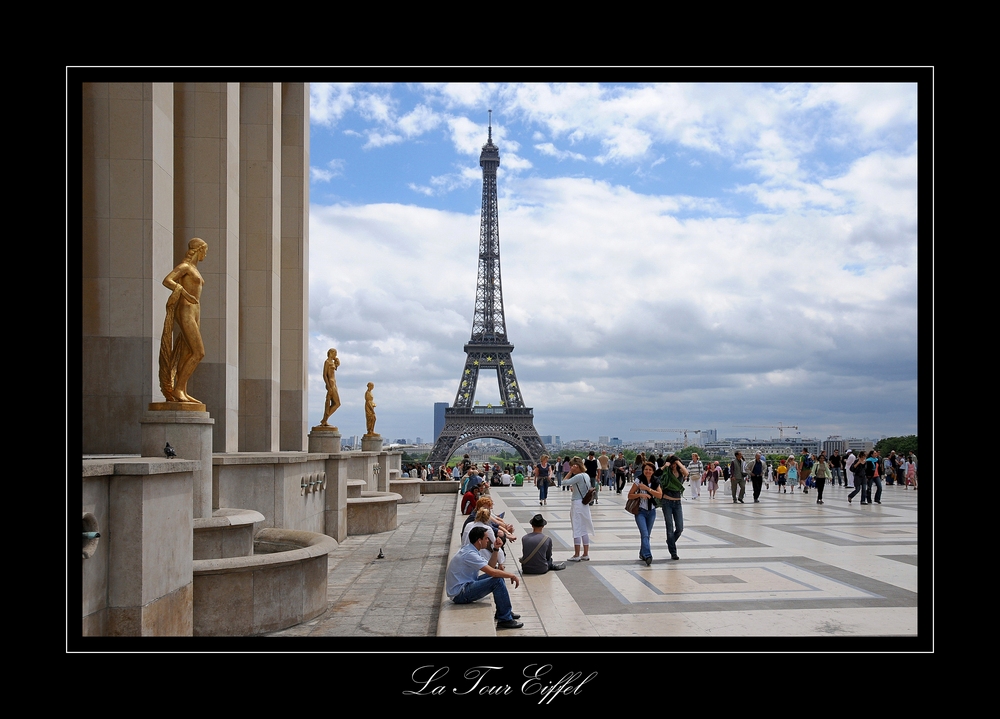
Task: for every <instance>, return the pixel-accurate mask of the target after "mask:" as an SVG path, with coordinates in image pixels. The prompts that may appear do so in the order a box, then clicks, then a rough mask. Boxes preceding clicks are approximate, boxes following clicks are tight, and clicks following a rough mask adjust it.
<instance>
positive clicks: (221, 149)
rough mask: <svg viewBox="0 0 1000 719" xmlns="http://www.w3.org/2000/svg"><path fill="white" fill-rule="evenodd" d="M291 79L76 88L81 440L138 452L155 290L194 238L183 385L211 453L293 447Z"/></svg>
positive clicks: (299, 343) (297, 203)
mask: <svg viewBox="0 0 1000 719" xmlns="http://www.w3.org/2000/svg"><path fill="white" fill-rule="evenodd" d="M308 213H309V86H308V84H307V83H86V84H84V86H83V268H82V269H83V297H82V317H83V358H82V363H83V366H82V375H83V376H82V382H83V390H82V391H83V418H82V419H83V452H84V453H85V454H138V453H140V447H141V439H140V420H141V419H142V417H143V415H144V413H145V412H146V408H147V405H148V404H149V403H150V402H157V401H163V396H162V395H161V394H160V391H159V383H158V381H157V372H158V360H157V357H158V355H159V351H160V331H161V328H162V327H163V320H164V315H165V305H166V300H167V297H168V296H169V293H168V291H167V289H166V288H164V287H163V285H162V284H161V282H162V280H163V278H164V277H165V276H166V275H167V273H168V272H170V270H171V269H172V268H173V267H174V266H175V265H176V264H177V263H178V262H179V261H180V260H181V259H183V257H184V255H185V253H186V252H187V243H188V240H190V238H192V237H200V238H202V239H203V240H205V241H206V242H207V243H208V246H209V253H208V257H207V258H206V259H205V260H204V261H203V262H202V263H201V264H200V265H199V269H200V271H201V272H202V275H203V276H204V278H205V289H204V294H203V295H202V314H201V331H202V337H203V339H204V342H205V350H206V355H205V358H204V360H203V361H202V362H201V364H200V365H199V366H198V369H197V370H196V372H195V374H194V376H193V377H192V379H191V382H190V385H189V390H190V392H191V394H192V395H193V396H194V397H197V398H198V399H199V400H201V401H203V402H205V404H206V405H207V409H208V411H209V412H210V413H211V415H212V418H213V419H214V420H215V424H214V428H213V432H214V436H213V445H214V451H215V452H273V451H285V450H292V451H304V450H305V449H306V433H307V431H308V422H307V416H306V413H307V406H306V401H307V394H306V385H307V372H306V361H307V349H308V312H309V305H308V283H309V278H308V263H309V215H308Z"/></svg>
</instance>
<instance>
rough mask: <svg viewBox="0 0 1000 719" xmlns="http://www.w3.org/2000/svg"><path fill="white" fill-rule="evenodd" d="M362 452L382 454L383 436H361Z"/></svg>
mask: <svg viewBox="0 0 1000 719" xmlns="http://www.w3.org/2000/svg"><path fill="white" fill-rule="evenodd" d="M361 451H362V452H381V451H382V435H380V434H365V435H362V436H361Z"/></svg>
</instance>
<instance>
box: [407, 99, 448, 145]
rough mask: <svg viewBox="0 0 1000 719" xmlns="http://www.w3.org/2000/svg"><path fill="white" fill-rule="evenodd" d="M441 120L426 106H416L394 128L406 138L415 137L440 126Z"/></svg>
mask: <svg viewBox="0 0 1000 719" xmlns="http://www.w3.org/2000/svg"><path fill="white" fill-rule="evenodd" d="M441 122H442V118H441V116H440V115H438V114H437V113H436V112H434V111H433V110H431V109H430V108H429V107H427V105H417V106H416V107H415V108H413V110H411V111H410V112H409V113H407V114H406V115H403V117H401V118H399V121H398V122H397V123H396V126H397V127H398V128H399V130H400V131H401V132H402V133H403V134H404V135H405V136H406V137H408V138H409V137H416V136H417V135H422V134H423V133H425V132H427V131H428V130H433V129H434V128H435V127H437V126H438V125H440V124H441Z"/></svg>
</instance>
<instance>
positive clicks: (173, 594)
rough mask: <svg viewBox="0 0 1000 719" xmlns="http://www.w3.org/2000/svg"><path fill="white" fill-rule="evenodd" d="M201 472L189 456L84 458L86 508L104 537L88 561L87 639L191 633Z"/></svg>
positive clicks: (85, 577) (85, 593)
mask: <svg viewBox="0 0 1000 719" xmlns="http://www.w3.org/2000/svg"><path fill="white" fill-rule="evenodd" d="M171 444H173V443H171ZM199 469H201V464H200V463H199V462H194V461H190V460H187V459H174V460H167V459H157V458H155V457H129V458H121V459H116V460H112V461H108V460H84V463H83V479H84V493H83V494H84V511H86V512H90V513H91V514H93V515H94V517H95V520H96V521H97V524H98V525H99V528H100V529H99V531H100V532H101V540H100V543H99V545H98V547H97V552H96V553H95V555H94V556H93V557H92V558H90V559H85V560H83V587H84V589H83V607H84V635H104V636H143V637H149V636H191V634H192V631H193V618H192V596H193V585H192V558H191V557H192V545H193V535H194V526H193V520H192V517H191V505H192V500H191V491H192V484H193V481H192V478H193V475H194V474H196V473H197V472H198V470H199Z"/></svg>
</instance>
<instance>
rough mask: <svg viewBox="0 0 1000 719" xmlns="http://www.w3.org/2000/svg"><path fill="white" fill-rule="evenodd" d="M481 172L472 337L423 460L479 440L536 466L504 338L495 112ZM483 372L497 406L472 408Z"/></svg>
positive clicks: (536, 452) (533, 436) (536, 451)
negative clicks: (493, 376)
mask: <svg viewBox="0 0 1000 719" xmlns="http://www.w3.org/2000/svg"><path fill="white" fill-rule="evenodd" d="M479 166H480V167H482V168H483V211H482V219H481V221H480V225H479V277H478V279H477V281H476V310H475V314H474V315H473V318H472V337H471V339H469V341H468V343H467V344H466V345H465V368H464V369H463V370H462V377H461V379H459V381H458V392H457V393H456V394H455V403H454V405H452V406H451V407H448V408H447V409H445V415H444V429H443V430H441V435H440V436H439V437H438V439H437V442H435V444H434V449H433V450H432V451H431V453H430V456H429V457H428V458H427V461H428V462H434V463H437V462H444V461H446V460H447V459H448V458H449V457H451V455H452V454H453V453H454V452H455V450H456V449H457V448H458V447H460V446H462V445H463V444H465V443H467V442H469V441H471V440H474V439H481V438H487V437H488V438H492V439H499V440H501V441H503V442H506V443H508V444H510V445H511V446H513V447H514V448H515V449H516V450H517V451H518V453H519V454H520V455H521V457H523V458H524V459H526V460H529V461H531V462H537V461H538V459H539V458H540V457H541V456H542V454H543V453H544V452H545V445H544V444H542V439H541V437H539V436H538V432H537V431H536V430H535V423H534V415H533V413H532V411H531V407H525V406H524V399H523V398H522V397H521V389H520V387H518V386H517V374H515V372H514V363H513V361H512V360H511V358H510V354H511V352H513V351H514V345H512V344H511V343H510V341H509V340H508V339H507V322H506V320H505V319H504V314H503V289H502V288H501V284H500V225H499V223H498V220H497V168H498V167H500V150H499V148H498V147H497V146H496V145H494V144H493V111H492V110H491V111H490V123H489V135H488V138H487V140H486V144H485V145H483V151H482V153H481V154H480V155H479ZM482 370H496V373H497V382H498V384H499V385H500V405H499V406H497V407H493V406H492V405H487V406H486V407H479V406H476V404H475V399H476V384H477V382H478V381H479V373H480V371H482Z"/></svg>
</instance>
